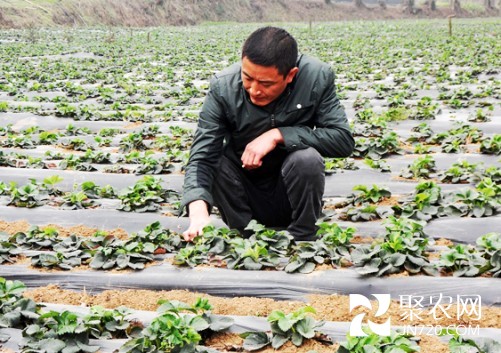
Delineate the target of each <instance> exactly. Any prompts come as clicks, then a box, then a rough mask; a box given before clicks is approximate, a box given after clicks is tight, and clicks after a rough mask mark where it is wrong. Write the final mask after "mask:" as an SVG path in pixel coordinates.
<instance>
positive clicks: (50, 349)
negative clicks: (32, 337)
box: [39, 338, 66, 353]
mask: <svg viewBox="0 0 501 353" xmlns="http://www.w3.org/2000/svg"><path fill="white" fill-rule="evenodd" d="M39 345H40V348H42V349H43V350H44V351H46V352H47V353H58V352H59V351H62V350H63V349H64V348H65V347H66V343H64V342H63V341H61V340H58V339H55V338H47V339H44V340H41V341H40V342H39Z"/></svg>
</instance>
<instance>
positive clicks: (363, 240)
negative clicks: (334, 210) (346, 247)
mask: <svg viewBox="0 0 501 353" xmlns="http://www.w3.org/2000/svg"><path fill="white" fill-rule="evenodd" d="M373 241H374V238H373V237H363V236H361V235H355V236H354V237H353V238H351V240H350V243H352V244H372V242H373Z"/></svg>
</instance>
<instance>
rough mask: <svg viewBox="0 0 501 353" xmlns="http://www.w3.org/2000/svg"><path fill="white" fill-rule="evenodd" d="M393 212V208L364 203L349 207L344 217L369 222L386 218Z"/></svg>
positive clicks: (354, 220)
mask: <svg viewBox="0 0 501 353" xmlns="http://www.w3.org/2000/svg"><path fill="white" fill-rule="evenodd" d="M391 214H393V210H392V209H391V208H388V207H383V206H377V205H372V204H369V203H363V204H362V205H361V206H359V207H352V208H348V210H347V211H346V213H345V214H344V215H343V218H346V219H349V220H350V221H353V222H367V221H374V220H376V219H382V218H386V217H388V216H389V215H391Z"/></svg>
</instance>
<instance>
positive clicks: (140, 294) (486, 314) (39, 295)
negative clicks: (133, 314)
mask: <svg viewBox="0 0 501 353" xmlns="http://www.w3.org/2000/svg"><path fill="white" fill-rule="evenodd" d="M25 296H26V297H28V298H31V299H33V300H35V301H36V302H47V303H58V304H69V305H85V306H94V305H100V306H104V307H107V308H116V307H118V306H121V305H123V306H126V307H128V308H132V309H136V310H147V311H155V310H156V308H157V306H158V305H157V303H158V301H159V300H160V299H168V300H179V301H182V302H186V303H194V302H195V301H196V300H197V298H199V297H203V298H207V299H208V300H209V302H210V303H211V305H212V306H213V312H214V313H215V314H220V315H242V316H247V315H251V316H261V317H265V316H268V315H269V314H270V313H271V312H272V311H274V310H281V311H283V312H292V311H294V310H297V309H298V308H300V307H303V306H304V305H311V306H312V307H314V308H315V309H316V310H317V314H316V315H315V318H316V319H317V320H326V321H351V320H352V319H353V317H354V316H355V315H357V314H359V313H361V312H365V313H367V314H368V318H370V319H371V320H372V321H374V322H384V321H385V320H387V319H388V318H389V317H391V318H392V320H393V321H394V324H395V325H396V324H398V325H416V324H419V325H426V324H428V325H436V324H437V321H436V320H435V319H434V318H433V315H432V314H431V312H430V311H428V310H423V312H422V313H418V312H415V314H419V317H420V318H421V320H418V321H416V320H417V319H414V321H412V320H409V319H402V318H403V316H405V314H406V313H408V310H405V308H404V309H402V308H401V307H400V303H399V302H397V301H393V302H392V304H391V306H390V310H389V311H388V313H387V314H386V315H384V316H381V317H379V318H375V317H373V316H371V315H370V314H369V311H368V310H365V309H360V310H357V309H355V310H354V311H353V312H352V313H350V312H349V297H348V296H341V295H335V294H333V295H320V294H316V295H310V296H308V303H303V302H298V301H276V300H273V299H269V298H255V297H236V298H221V297H215V296H210V295H206V294H203V293H194V292H189V291H186V290H184V291H183V290H175V291H150V290H132V289H131V290H107V291H104V292H101V293H96V294H94V293H88V292H86V291H85V290H84V291H82V292H74V291H70V290H64V289H60V288H59V287H58V286H56V285H49V286H46V287H41V288H36V289H31V290H28V291H26V292H25ZM373 304H374V307H377V304H376V303H375V302H374V303H373ZM447 312H448V313H450V314H451V316H453V317H452V318H446V317H443V318H441V320H440V321H439V323H440V324H441V325H442V326H446V325H452V324H468V323H471V324H472V325H477V324H478V325H480V326H481V327H493V328H499V327H501V308H498V307H487V306H483V307H482V319H481V320H480V321H475V320H473V319H474V318H470V317H467V316H465V317H463V318H462V319H461V320H457V319H456V317H455V316H454V315H452V313H455V312H456V306H455V305H453V306H451V308H450V309H449V310H447ZM442 316H443V315H442Z"/></svg>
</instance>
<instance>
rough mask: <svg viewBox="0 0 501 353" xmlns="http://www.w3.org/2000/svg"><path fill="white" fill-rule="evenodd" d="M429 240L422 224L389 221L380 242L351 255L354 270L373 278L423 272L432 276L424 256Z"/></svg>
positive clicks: (410, 221)
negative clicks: (424, 233)
mask: <svg viewBox="0 0 501 353" xmlns="http://www.w3.org/2000/svg"><path fill="white" fill-rule="evenodd" d="M427 244H428V239H427V238H425V237H424V235H423V233H422V225H421V224H420V223H418V222H415V221H413V220H410V219H403V218H401V219H399V220H398V221H397V219H396V218H390V219H389V220H388V222H387V223H386V233H385V236H384V238H383V239H382V240H379V241H376V242H374V243H373V244H372V245H370V244H368V245H361V246H359V247H357V248H355V250H353V252H352V253H351V258H352V260H353V264H354V266H355V267H356V270H357V272H358V273H360V274H361V275H369V274H374V275H376V276H382V275H388V274H392V273H399V272H401V271H403V270H406V271H408V272H410V273H419V272H421V271H424V272H426V273H428V274H435V270H434V269H433V268H432V266H431V264H430V262H429V260H428V258H427V257H426V256H425V250H426V245H427Z"/></svg>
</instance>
